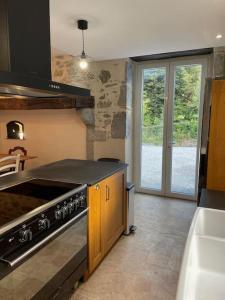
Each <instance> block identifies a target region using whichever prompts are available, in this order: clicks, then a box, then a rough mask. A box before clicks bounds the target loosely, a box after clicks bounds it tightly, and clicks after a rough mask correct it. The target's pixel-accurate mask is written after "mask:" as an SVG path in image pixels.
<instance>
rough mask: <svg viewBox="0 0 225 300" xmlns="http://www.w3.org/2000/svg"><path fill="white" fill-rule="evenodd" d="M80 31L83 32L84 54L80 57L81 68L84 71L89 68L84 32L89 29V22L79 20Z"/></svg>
mask: <svg viewBox="0 0 225 300" xmlns="http://www.w3.org/2000/svg"><path fill="white" fill-rule="evenodd" d="M77 26H78V29H80V30H81V31H82V52H81V55H80V57H79V60H80V61H79V66H80V68H81V69H82V70H85V69H87V67H88V56H87V55H86V53H85V50H84V30H87V29H88V21H87V20H78V21H77Z"/></svg>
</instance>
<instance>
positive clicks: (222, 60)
mask: <svg viewBox="0 0 225 300" xmlns="http://www.w3.org/2000/svg"><path fill="white" fill-rule="evenodd" d="M212 73H213V74H212V75H213V77H214V78H219V77H225V47H216V48H214V49H213V72H212Z"/></svg>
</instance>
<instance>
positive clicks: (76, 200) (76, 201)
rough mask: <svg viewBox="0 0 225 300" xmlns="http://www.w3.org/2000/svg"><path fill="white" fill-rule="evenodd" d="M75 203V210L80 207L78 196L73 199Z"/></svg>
mask: <svg viewBox="0 0 225 300" xmlns="http://www.w3.org/2000/svg"><path fill="white" fill-rule="evenodd" d="M73 204H74V207H75V210H77V209H78V207H79V199H78V198H77V199H75V200H74V201H73Z"/></svg>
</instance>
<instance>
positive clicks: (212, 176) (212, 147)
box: [207, 80, 225, 191]
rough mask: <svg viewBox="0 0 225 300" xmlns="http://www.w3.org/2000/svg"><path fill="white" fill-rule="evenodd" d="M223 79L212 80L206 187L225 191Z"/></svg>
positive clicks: (224, 104)
mask: <svg viewBox="0 0 225 300" xmlns="http://www.w3.org/2000/svg"><path fill="white" fill-rule="evenodd" d="M224 165H225V80H214V81H213V86H212V105H211V119H210V134H209V149H208V166H207V169H208V170H207V188H208V189H210V190H219V191H225V167H224Z"/></svg>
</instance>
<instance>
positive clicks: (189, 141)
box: [169, 64, 202, 196]
mask: <svg viewBox="0 0 225 300" xmlns="http://www.w3.org/2000/svg"><path fill="white" fill-rule="evenodd" d="M201 77H202V65H201V64H188V65H177V66H175V69H174V89H173V103H172V109H173V111H172V143H171V145H169V148H170V147H171V151H172V153H171V155H172V161H171V180H170V181H171V187H170V192H172V193H178V194H185V195H191V196H194V195H195V189H196V170H197V162H198V160H197V153H198V127H199V107H200V100H201Z"/></svg>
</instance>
